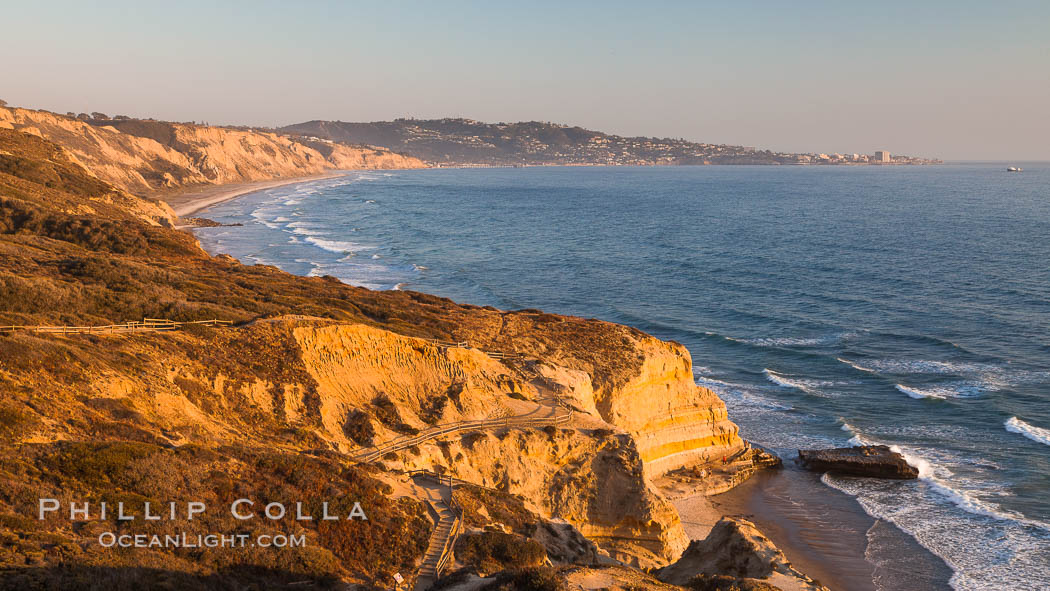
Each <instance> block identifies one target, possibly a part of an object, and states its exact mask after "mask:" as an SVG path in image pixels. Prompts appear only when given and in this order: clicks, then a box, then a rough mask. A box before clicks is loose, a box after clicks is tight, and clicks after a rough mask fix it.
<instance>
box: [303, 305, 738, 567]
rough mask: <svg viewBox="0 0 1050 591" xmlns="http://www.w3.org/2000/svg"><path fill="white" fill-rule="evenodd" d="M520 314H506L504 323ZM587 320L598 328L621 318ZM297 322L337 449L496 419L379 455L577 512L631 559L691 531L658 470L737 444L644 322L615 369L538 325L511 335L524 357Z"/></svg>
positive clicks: (679, 355)
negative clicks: (539, 424)
mask: <svg viewBox="0 0 1050 591" xmlns="http://www.w3.org/2000/svg"><path fill="white" fill-rule="evenodd" d="M515 316H516V315H514V314H507V315H505V318H504V323H503V328H504V331H505V332H506V331H507V329H508V326H512V325H514V324H516V322H515V320H517V319H516V318H515ZM591 322H593V323H594V324H596V325H597V326H595V328H596V329H597V330H599V331H603V330H608V329H609V328H611V327H615V325H610V324H608V323H597V322H596V321H591ZM296 324H297V326H296V327H295V328H294V329H292V331H293V334H294V337H295V340H296V342H297V343H298V345H299V347H300V350H301V355H302V360H303V363H304V366H305V368H306V371H307V372H309V374H310V375H311V376H312V377H313V378H314V380H315V381H316V383H317V398H318V401H319V414H320V421H321V425H322V427H323V428H322V431H323V436H324V437H325V438H326V439H328V440H330V441H331V442H333V444H334V445H335V446H337V447H338V448H339V449H340V450H341V451H344V452H350V453H354V451H355V450H357V451H360V450H363V449H369V448H371V447H383V444H389V443H390V442H395V443H396V442H397V440H398V439H399V438H401V439H404V438H409V437H412V436H414V435H416V434H417V433H420V432H426V431H427V430H428V429H434V428H435V426H441V425H450V424H456V423H458V422H463V421H473V420H480V419H489V420H490V421H492V420H497V424H496V425H493V426H488V427H486V428H484V429H480V430H467V431H462V432H457V433H451V434H448V435H445V436H443V437H439V438H436V439H434V440H430V441H426V442H422V443H417V444H415V445H410V446H407V447H405V448H401V449H393V450H392V451H390V452H387V453H385V454H383V456H382V458H381V459H380V461H381V462H383V463H384V464H386V465H387V467H389V468H396V469H428V470H435V469H437V470H439V471H442V472H447V473H450V474H453V475H455V476H456V477H458V478H461V479H463V480H466V481H469V482H473V483H476V484H480V485H483V486H489V487H494V488H498V489H500V490H504V491H507V492H511V493H514V494H518V495H521V496H522V497H524V498H526V499H528V500H529V501H530V502H531V504H532V506H533V508H534V509H535V510H536V511H537V512H539V513H540V514H542V515H544V516H546V517H552V518H560V519H565V520H567V521H569V522H571V523H573V524H574V525H576V526H577V527H578V528H579V529H580V531H582V532H583V533H584V534H585V535H587V536H588V537H589V538H591V539H593V540H595V541H596V542H598V543H599V544H600V545H601V546H602V548H603V549H605V550H607V551H609V552H610V553H611V554H613V555H614V556H616V557H618V558H620V559H623V560H626V561H629V562H634V563H637V564H643V565H649V564H658V563H662V562H666V561H667V560H670V559H673V558H675V557H677V555H678V554H680V553H681V551H682V550H684V548H685V546H686V545H687V543H688V540H687V538H686V536H685V534H684V531H683V530H682V527H681V523H680V521H679V517H678V515H677V513H676V511H675V510H674V509H673V507H672V506H671V505H670V504H669V503H668V502H666V501H665V500H664V499H663V498H662V497H661V496H660V495H659V493H657V492H656V491H655V490H654V488H653V487H652V485H651V482H650V478H651V477H652V476H653V475H657V474H662V473H663V472H666V471H668V470H671V469H674V468H678V467H681V466H685V465H694V464H697V463H702V462H705V461H707V460H710V459H713V458H716V457H718V458H720V457H721V456H723V455H728V454H732V453H734V452H735V451H736V450H738V449H739V448H740V447H741V446H742V442H741V440H740V438H739V436H738V435H737V429H736V426H735V425H734V424H733V423H731V422H730V421H729V420H728V419H727V417H726V408H725V405H724V403H723V402H722V401H721V400H720V399H719V398H718V397H717V396H716V395H715V394H713V393H712V392H711V391H709V390H706V389H703V388H699V387H697V386H696V385H695V384H694V383H693V379H692V369H691V361H690V358H689V354H688V352H687V351H686V350H685V348H684V347H682V346H681V345H677V344H673V343H664V342H661V341H659V340H657V339H655V338H652V337H650V336H648V335H644V334H643V333H640V332H637V331H630V330H623V335H622V339H621V340H620V343H619V347H620V348H621V351H620V353H621V354H624V353H625V352H626V356H627V357H629V358H632V359H633V363H631V364H629V365H624V366H619V365H618V364H613V366H611V367H610V366H603V365H602V360H601V359H599V358H594V357H589V358H587V359H580V358H579V357H577V356H576V355H575V354H574V351H573V350H572V349H570V348H569V347H570V346H571V343H565V342H558V341H557V340H556V339H553V338H551V340H549V341H547V340H542V341H541V340H540V339H541V338H543V335H544V333H546V335H547V337H548V338H550V336H551V335H550V332H548V331H543V330H539V331H532V332H530V333H529V334H530V339H531V342H530V340H519V341H516V342H518V343H519V349H518V350H517V351H515V353H518V354H520V355H521V358H514V359H495V358H493V355H492V353H495V356H496V357H501V356H503V354H505V353H506V351H502V350H492V349H490V350H489V352H488V353H486V352H483V351H482V350H481V349H479V348H475V347H474V346H472V345H471V344H470V343H469V341H468V342H467V346H446V345H442V344H436V343H433V342H430V341H427V340H423V339H418V338H411V337H405V336H401V335H398V334H395V333H392V332H389V331H386V330H382V329H378V328H374V327H368V326H364V325H341V324H330V323H317V322H305V321H296ZM622 329H623V327H615V330H616V331H617V332H620V331H621V330H622ZM501 340H503V339H501ZM504 342H506V341H504ZM495 346H498V344H496V343H493V344H486V345H485V347H486V348H489V347H493V348H494V347H495ZM552 351H557V353H556V354H554V355H552V354H551V352H552ZM559 404H561V405H563V406H564V407H571V408H572V409H573V414H572V418H571V420H569V421H568V422H567V423H564V424H558V425H554V424H551V425H548V426H546V427H545V428H544V429H542V430H541V429H537V428H518V427H516V426H515V425H514V420H515V419H516V418H520V417H533V418H541V419H542V418H550V417H555V416H557V415H558V414H559V412H562V413H564V412H565V409H564V408H562V409H561V410H559ZM500 419H502V420H506V421H508V423H507V425H506V426H500V425H499V424H498V420H500Z"/></svg>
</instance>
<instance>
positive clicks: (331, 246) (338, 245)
mask: <svg viewBox="0 0 1050 591" xmlns="http://www.w3.org/2000/svg"><path fill="white" fill-rule="evenodd" d="M306 241H307V242H309V243H310V244H313V245H314V246H316V247H317V248H320V249H322V250H327V251H328V252H334V253H337V254H351V253H353V252H354V251H357V250H363V249H364V248H365V247H363V246H361V245H360V244H356V243H354V242H344V241H341V240H325V239H323V238H318V237H316V236H307V238H306Z"/></svg>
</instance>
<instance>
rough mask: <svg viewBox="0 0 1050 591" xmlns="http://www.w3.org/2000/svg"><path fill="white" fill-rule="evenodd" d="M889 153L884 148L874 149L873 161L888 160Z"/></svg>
mask: <svg viewBox="0 0 1050 591" xmlns="http://www.w3.org/2000/svg"><path fill="white" fill-rule="evenodd" d="M889 161H890V153H889V152H887V151H886V150H875V162H889Z"/></svg>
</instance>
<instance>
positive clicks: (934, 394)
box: [894, 382, 979, 400]
mask: <svg viewBox="0 0 1050 591" xmlns="http://www.w3.org/2000/svg"><path fill="white" fill-rule="evenodd" d="M894 387H896V388H897V390H898V391H900V392H902V393H904V394H907V395H908V396H910V397H912V398H915V399H916V400H922V399H923V398H932V399H936V400H948V399H951V398H970V397H973V396H976V395H978V393H979V389H978V388H977V387H975V386H974V385H972V384H968V383H965V382H964V383H958V384H948V385H943V386H934V387H932V388H916V387H914V386H905V385H904V384H894Z"/></svg>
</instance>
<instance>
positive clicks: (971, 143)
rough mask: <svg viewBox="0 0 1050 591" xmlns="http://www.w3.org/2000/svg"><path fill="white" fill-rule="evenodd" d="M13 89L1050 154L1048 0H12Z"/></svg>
mask: <svg viewBox="0 0 1050 591" xmlns="http://www.w3.org/2000/svg"><path fill="white" fill-rule="evenodd" d="M0 19H2V21H3V27H2V34H0V56H3V58H2V59H0V99H4V100H6V101H7V102H8V103H10V104H11V105H18V106H24V107H30V108H40V109H48V110H52V111H56V112H62V113H65V112H67V111H74V112H92V111H100V112H103V113H107V114H109V115H114V114H123V115H129V116H137V117H154V118H157V119H165V120H175V121H207V122H209V123H211V124H244V125H255V126H275V125H286V124H291V123H297V122H301V121H307V120H312V119H332V120H342V121H379V120H389V119H393V118H396V117H416V118H439V117H469V118H472V119H478V120H481V121H488V122H499V121H508V122H509V121H528V120H539V121H552V122H556V123H563V124H569V125H579V126H581V127H586V128H589V129H596V130H600V131H605V132H608V133H617V134H621V135H645V136H657V137H676V138H678V137H681V138H686V139H689V140H694V141H700V142H710V143H726V144H735V145H744V146H756V147H759V148H768V149H773V150H783V151H794V152H827V153H832V152H841V153H853V152H858V153H869V154H870V153H872V152H873V151H874V150H879V149H884V150H889V151H890V152H891V153H899V154H909V155H919V156H930V157H938V158H943V159H953V160H959V159H962V160H1050V2H1047V1H1045V0H1040V1H1029V2H1020V1H1014V2H1010V1H1002V2H986V1H985V2H969V1H968V0H957V1H954V2H936V1H927V2H918V1H913V2H895V1H890V0H886V1H877V0H867V1H864V2H848V1H839V2H817V1H812V2H784V1H782V0H781V1H775V2H759V1H750V2H749V1H739V2H724V1H721V2H658V1H651V2H638V1H634V2H623V3H620V2H614V1H608V2H571V1H568V0H562V1H560V2H543V1H539V0H535V1H530V2H520V1H519V2H506V3H504V2H497V1H489V2H454V1H447V0H446V1H442V2H394V1H377V0H370V1H368V2H360V3H358V2H347V1H344V2H321V1H308V0H302V1H298V2H269V1H263V0H256V1H253V2H237V1H223V0H211V1H209V2H197V1H193V0H187V1H183V2H170V1H169V2H153V1H150V0H140V1H137V2H110V1H105V0H97V1H94V2H83V1H75V2H60V1H52V2H46V3H45V2H25V1H21V2H10V1H9V0H0Z"/></svg>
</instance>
